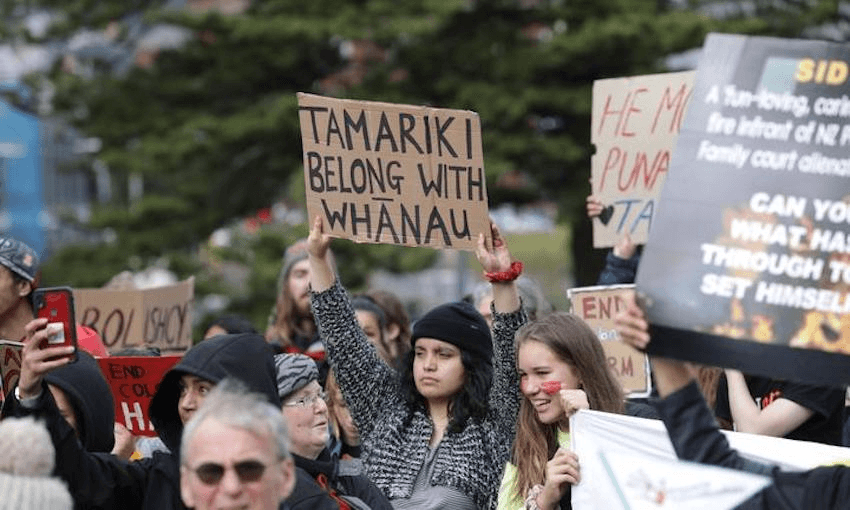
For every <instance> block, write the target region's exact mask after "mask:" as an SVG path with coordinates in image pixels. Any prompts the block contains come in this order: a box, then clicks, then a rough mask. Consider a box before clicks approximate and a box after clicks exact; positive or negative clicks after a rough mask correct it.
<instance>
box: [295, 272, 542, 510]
mask: <svg viewBox="0 0 850 510" xmlns="http://www.w3.org/2000/svg"><path fill="white" fill-rule="evenodd" d="M312 301H313V314H314V316H315V319H316V323H317V325H318V327H319V334H320V336H321V337H322V340H323V341H324V342H325V350H326V355H327V359H328V361H329V363H330V365H331V368H332V369H333V371H334V374H335V376H336V378H337V381H338V382H339V387H340V389H341V390H342V394H343V396H344V397H345V400H346V402H347V403H348V406H349V409H350V410H351V414H352V417H353V418H354V421H355V423H356V424H357V426H358V428H359V429H360V437H361V438H363V445H362V459H363V462H364V464H365V466H366V471H367V474H368V476H369V478H371V479H372V481H374V482H375V484H377V485H378V487H380V488H381V490H383V491H384V493H385V494H386V495H387V496H388V497H389V498H390V499H395V498H409V497H410V495H411V493H412V491H413V485H414V482H415V481H416V475H417V474H418V473H419V470H420V468H421V467H422V464H423V463H424V462H425V458H426V454H427V452H428V443H429V441H430V439H431V433H432V430H433V424H432V422H431V419H430V417H429V416H428V413H427V411H426V410H425V409H415V410H413V409H410V408H409V407H408V406H407V404H405V402H404V398H403V396H402V394H401V390H400V388H399V387H398V382H397V379H396V373H395V371H394V370H392V369H391V368H390V367H389V366H388V365H387V364H386V363H385V362H384V361H383V360H381V358H379V357H378V355H377V353H376V351H375V348H374V346H373V345H372V344H371V343H369V341H368V340H366V337H365V336H364V335H363V332H362V331H361V330H360V328H359V327H358V324H357V319H356V316H355V315H354V311H353V310H352V308H351V303H350V301H349V297H348V294H347V293H346V291H345V289H343V288H342V286H341V285H340V284H339V280H337V281H336V282H334V285H333V286H332V287H331V288H330V289H328V290H326V291H324V292H318V293H314V294H313V296H312ZM526 320H527V319H526V315H525V312H523V311H521V310H520V311H517V312H515V313H512V314H496V315H495V317H494V334H493V350H494V359H493V368H494V374H493V387H492V388H491V390H490V398H489V403H490V411H489V413H488V415H487V417H486V418H485V419H483V420H482V419H477V420H472V419H470V420H469V421H467V424H466V427H465V428H464V429H463V430H462V431H460V432H446V435H445V436H444V437H443V439H442V441H441V442H440V444H439V445H438V450H437V453H436V459H435V462H436V466H435V469H434V475H433V477H432V479H431V483H432V484H433V485H442V486H447V487H452V488H455V489H457V490H460V491H461V492H463V493H464V494H466V495H468V496H469V497H471V498H472V500H473V501H474V502H475V504H476V505H477V506H478V507H479V508H481V509H485V510H489V509H495V508H496V499H497V492H498V489H499V483H500V481H501V477H502V471H503V470H504V466H505V463H506V462H507V461H508V459H509V458H510V450H511V444H512V443H513V439H514V434H515V430H516V419H517V414H518V412H519V403H520V394H519V381H518V378H517V371H516V352H515V351H516V349H515V347H514V333H515V332H516V330H517V329H518V328H519V327H520V326H521V325H522V324H524V323H525V322H526Z"/></svg>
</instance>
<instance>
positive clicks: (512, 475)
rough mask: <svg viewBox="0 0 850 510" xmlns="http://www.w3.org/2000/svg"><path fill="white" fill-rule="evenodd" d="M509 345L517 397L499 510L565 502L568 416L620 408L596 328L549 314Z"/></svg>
mask: <svg viewBox="0 0 850 510" xmlns="http://www.w3.org/2000/svg"><path fill="white" fill-rule="evenodd" d="M516 346H517V370H518V373H519V378H520V385H519V389H520V392H521V393H522V396H523V397H524V398H523V399H522V403H521V404H520V411H519V418H518V422H517V432H516V438H515V440H514V444H513V451H512V453H511V462H510V463H509V464H508V466H507V467H506V469H505V475H504V478H503V480H502V486H501V489H500V491H499V506H498V508H499V509H520V508H528V509H538V508H539V509H543V510H550V509H557V508H560V509H565V508H570V486H571V485H572V484H574V483H578V481H579V467H578V459H577V458H576V456H575V454H574V453H572V452H571V451H569V450H568V447H569V416H570V415H571V414H572V413H574V412H575V411H576V410H578V409H587V408H590V409H595V410H598V411H607V412H612V413H623V411H624V403H623V391H622V387H621V386H620V383H619V382H617V380H616V379H615V378H614V375H613V373H612V372H611V371H610V370H609V369H608V364H607V361H606V356H605V352H604V351H603V350H602V344H601V343H600V342H599V339H598V338H597V337H596V334H595V333H594V332H593V330H592V329H590V327H589V326H588V325H587V324H585V323H584V321H582V320H581V319H580V318H578V317H577V316H575V315H572V314H569V313H565V312H555V313H551V314H549V315H547V316H545V317H543V318H542V319H539V320H537V321H534V322H531V323H529V324H526V325H524V326H523V327H521V328H520V329H519V330H518V331H517V333H516Z"/></svg>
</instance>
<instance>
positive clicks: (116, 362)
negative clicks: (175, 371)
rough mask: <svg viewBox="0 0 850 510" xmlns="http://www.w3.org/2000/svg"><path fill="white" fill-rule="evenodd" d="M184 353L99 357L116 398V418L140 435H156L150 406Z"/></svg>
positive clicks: (99, 362) (98, 360) (113, 395)
mask: <svg viewBox="0 0 850 510" xmlns="http://www.w3.org/2000/svg"><path fill="white" fill-rule="evenodd" d="M178 361H180V356H161V357H159V356H114V357H109V358H97V362H98V364H99V365H100V370H101V371H102V372H103V375H104V377H106V381H107V382H108V383H109V387H110V388H111V389H112V397H113V399H114V400H115V421H117V422H118V423H121V424H123V425H124V426H125V427H127V430H129V431H130V432H132V433H133V434H135V435H139V436H150V437H153V436H156V431H155V430H154V429H153V425H152V424H151V421H150V416H149V415H148V406H149V405H150V402H151V398H153V395H154V393H156V388H157V386H158V385H159V382H160V381H161V380H162V376H163V375H165V373H166V372H168V370H170V369H171V367H173V366H174V365H175V364H177V362H178Z"/></svg>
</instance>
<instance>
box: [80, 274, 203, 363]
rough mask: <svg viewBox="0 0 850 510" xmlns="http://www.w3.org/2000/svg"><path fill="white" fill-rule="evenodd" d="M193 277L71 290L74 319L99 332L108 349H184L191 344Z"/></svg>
mask: <svg viewBox="0 0 850 510" xmlns="http://www.w3.org/2000/svg"><path fill="white" fill-rule="evenodd" d="M194 295H195V278H194V277H190V278H188V279H186V280H184V281H182V282H179V283H176V284H174V285H169V286H166V287H157V288H154V289H145V290H106V289H74V302H75V304H76V309H77V321H78V322H80V323H81V324H83V325H85V326H89V327H90V328H93V329H95V330H97V332H98V333H100V337H101V339H102V340H103V343H104V344H105V345H106V348H107V349H108V350H109V351H110V352H116V351H120V350H121V349H125V348H128V347H158V348H159V349H160V350H161V351H163V352H166V351H185V350H187V349H188V348H189V347H191V346H192V300H193V299H194Z"/></svg>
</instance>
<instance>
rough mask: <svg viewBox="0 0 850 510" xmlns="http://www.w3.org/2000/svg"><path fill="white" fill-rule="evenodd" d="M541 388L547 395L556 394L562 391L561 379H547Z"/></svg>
mask: <svg viewBox="0 0 850 510" xmlns="http://www.w3.org/2000/svg"><path fill="white" fill-rule="evenodd" d="M540 389H541V390H543V393H545V394H547V395H554V394H555V393H558V392H559V391H561V381H546V382H544V383H543V384H541V385H540Z"/></svg>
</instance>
